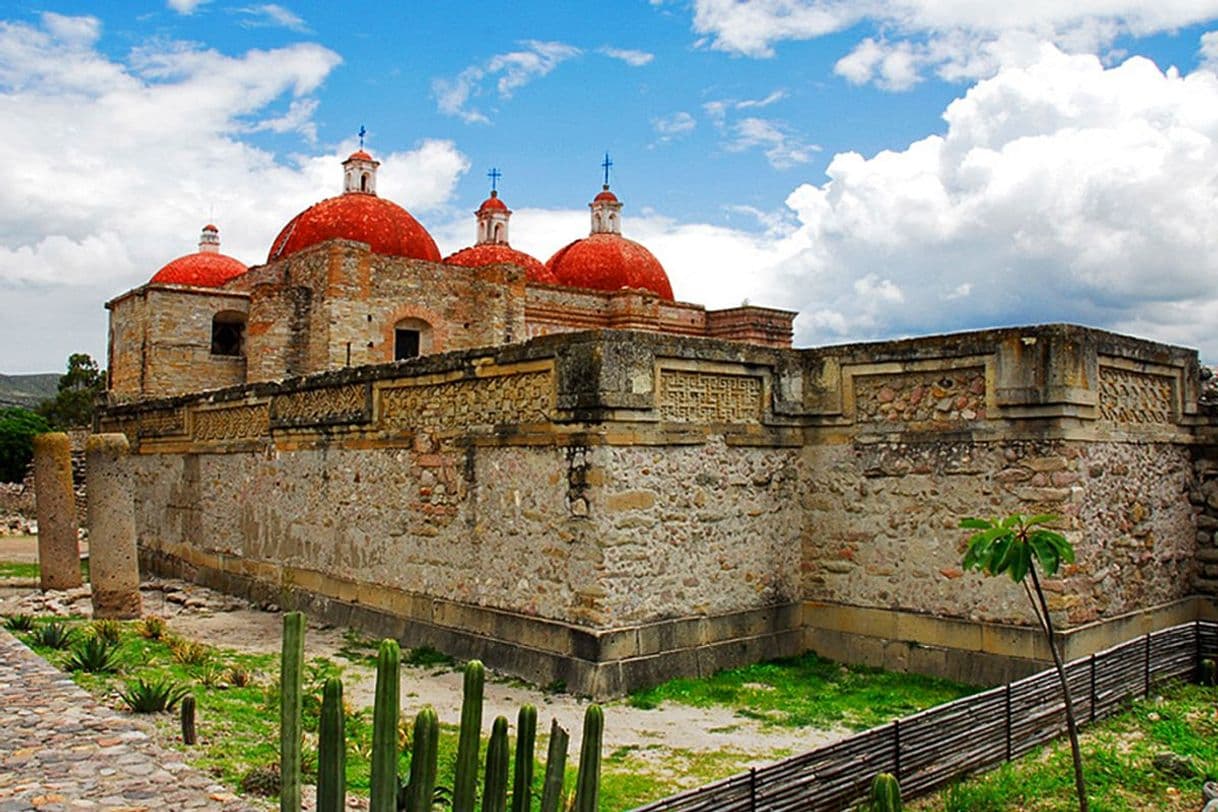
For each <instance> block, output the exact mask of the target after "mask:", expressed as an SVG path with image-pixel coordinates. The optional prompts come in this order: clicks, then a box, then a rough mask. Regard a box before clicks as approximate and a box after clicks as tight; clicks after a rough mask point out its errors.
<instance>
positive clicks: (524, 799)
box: [512, 705, 537, 812]
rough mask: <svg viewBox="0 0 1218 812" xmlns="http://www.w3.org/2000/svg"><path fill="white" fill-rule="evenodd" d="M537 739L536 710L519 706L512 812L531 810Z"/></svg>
mask: <svg viewBox="0 0 1218 812" xmlns="http://www.w3.org/2000/svg"><path fill="white" fill-rule="evenodd" d="M536 738H537V708H535V707H533V706H532V705H521V706H520V713H519V714H518V715H517V716H516V764H515V769H514V770H513V774H512V812H530V810H532V808H533V803H532V802H533V744H534V742H535V740H536Z"/></svg>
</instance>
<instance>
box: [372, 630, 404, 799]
mask: <svg viewBox="0 0 1218 812" xmlns="http://www.w3.org/2000/svg"><path fill="white" fill-rule="evenodd" d="M401 656H402V652H401V650H400V649H399V648H398V644H397V641H396V640H382V641H381V648H380V652H379V653H378V655H377V658H376V702H375V704H374V705H373V707H372V781H371V792H370V795H371V797H370V799H369V803H368V808H369V810H371V812H397V807H398V716H399V715H400V714H401V701H400V699H401V698H400V686H399V684H398V679H399V677H398V671H399V668H398V667H399V665H400V663H401Z"/></svg>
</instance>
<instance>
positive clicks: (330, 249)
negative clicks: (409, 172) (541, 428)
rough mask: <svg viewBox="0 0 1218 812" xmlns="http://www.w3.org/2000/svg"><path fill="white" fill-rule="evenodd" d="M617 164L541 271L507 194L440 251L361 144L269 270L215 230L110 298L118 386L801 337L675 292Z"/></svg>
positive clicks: (215, 382)
mask: <svg viewBox="0 0 1218 812" xmlns="http://www.w3.org/2000/svg"><path fill="white" fill-rule="evenodd" d="M605 160H606V167H605V173H606V174H605V181H606V182H605V184H604V187H603V188H602V189H601V191H600V192H599V193H598V194H597V195H596V196H595V197H594V198H593V199H592V202H591V203H589V204H588V205H589V209H590V210H591V219H592V224H591V230H590V232H589V234H588V236H587V237H584V238H582V239H577V240H574V241H573V242H571V243H570V244H568V245H566V246H565V247H563V248H561V249H559V250H558V251H557V252H556V253H555V254H554V256H553V257H551V258H550V259H549V260H548V261H547V262H546V263H545V264H544V265H543V264H542V263H541V262H540V261H539V260H538V259H536V258H534V257H531V256H529V255H528V254H526V253H524V252H522V251H518V250H516V249H514V248H512V247H511V244H510V243H509V241H508V225H509V221H510V219H511V216H512V212H511V210H510V209H508V207H507V205H506V204H504V202H503V200H502V199H500V198H499V195H498V192H497V190H495V189H492V190H491V193H490V197H488V198H487V199H486V200H485V201H483V203H482V205H481V206H479V208H478V211H477V212H476V213H475V216H476V218H477V222H476V230H477V239H476V241H475V243H474V244H473V245H472V246H469V247H468V248H464V249H462V250H460V251H457V252H456V253H454V254H452V255H451V256H448V257H445V258H443V259H441V257H440V252H439V250H438V249H437V248H436V244H435V242H434V241H433V240H432V238H431V235H430V234H428V233H427V229H425V228H424V227H423V226H422V225H421V224H420V223H419V222H418V221H417V220H416V219H415V218H414V217H413V216H411V214H410V212H408V211H406V210H405V209H404V208H402V207H401V206H399V205H397V204H395V203H393V202H392V201H390V200H386V199H385V198H382V197H379V196H378V195H377V193H376V173H377V167H378V166H379V165H380V164H379V162H378V161H376V160H375V159H373V157H372V156H371V155H370V154H368V153H367V152H366V151H364V149H363V148H362V147H361V148H360V149H359V150H358V151H356V152H354V153H352V154H351V155H350V157H348V158H347V159H346V160H345V161H343V163H342V168H343V191H342V194H340V195H338V196H336V197H331V198H328V199H326V200H323V201H321V202H319V203H316V204H314V205H312V206H310V207H309V208H307V209H305V210H304V211H302V212H301V213H300V214H298V215H296V216H295V217H293V218H292V219H291V220H289V221H288V223H287V224H286V225H285V226H284V227H283V229H282V230H281V231H280V232H279V235H278V236H277V237H276V238H275V240H274V242H273V243H272V244H271V246H270V250H269V251H268V252H267V258H266V263H265V264H263V265H258V266H255V267H253V268H246V267H245V266H244V265H243V264H242V263H241V262H240V261H238V260H236V259H234V258H232V257H229V256H226V255H224V254H223V253H221V252H220V237H219V231H218V229H217V228H216V227H215V226H214V225H211V224H208V225H206V226H204V228H203V234H202V238H201V239H200V241H199V250H198V252H197V253H194V254H188V255H186V256H183V257H179V258H178V259H175V260H173V261H172V262H170V263H169V264H167V265H165V266H164V267H163V268H161V269H160V270H158V271H157V272H156V273H155V274H153V276H152V278H151V279H149V281H148V283H147V284H145V285H142V286H140V287H137V288H135V289H133V290H130V291H128V292H126V293H124V294H122V295H121V296H119V297H117V298H115V299H114V300H112V301H111V302H109V303H107V305H106V307H107V308H108V309H109V310H110V336H109V344H108V355H109V370H110V393H111V395H112V396H113V397H114V398H116V399H134V398H141V397H153V396H163V395H172V394H182V393H185V392H197V391H201V390H205V389H216V388H221V387H226V386H234V385H237V384H242V383H252V382H256V381H270V380H278V379H280V378H285V377H291V376H297V375H308V374H311V373H315V372H323V371H326V370H331V369H339V368H346V367H353V366H362V365H365V364H376V363H383V362H388V361H402V360H407V359H410V358H415V357H418V356H421V355H430V354H434V353H439V352H445V351H448V350H461V349H470V348H473V347H493V346H499V345H504V344H511V343H513V342H519V341H523V340H525V339H527V338H535V337H537V336H542V335H550V334H553V333H561V332H570V331H575V330H588V329H598V328H608V329H626V330H647V331H651V332H659V333H669V334H673V335H686V336H703V337H710V338H723V339H728V340H735V341H746V342H750V343H755V344H761V345H764V346H773V347H789V346H790V345H791V335H792V332H791V323H792V321H793V319H794V318H795V315H796V314H795V313H791V312H788V311H784V310H775V309H770V308H763V307H751V306H743V307H737V308H731V309H727V310H710V311H708V310H706V308H704V307H700V306H698V305H695V304H688V303H686V302H680V301H677V300H675V299H674V298H673V291H672V287H671V285H670V284H669V281H668V276H667V274H665V272H664V268H663V267H662V266H661V264H660V263H659V261H658V260H657V259H656V258H655V257H654V256H653V255H652V254H651V252H650V251H648V250H647V249H646V248H645V247H643V246H642V245H640V244H638V243H637V242H634V241H633V240H629V239H627V238H625V237H623V236H622V227H621V226H622V224H621V211H622V203H621V202H620V201H619V200H618V198H617V196H616V195H615V194H614V193H613V192H612V191H610V190H609V184H608V179H609V178H608V164H609V160H608V156H606V159H605ZM492 175H494V176H497V175H498V172H493V173H492ZM495 180H497V177H492V181H495Z"/></svg>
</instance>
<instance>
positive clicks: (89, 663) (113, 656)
mask: <svg viewBox="0 0 1218 812" xmlns="http://www.w3.org/2000/svg"><path fill="white" fill-rule="evenodd" d="M66 665H67V669H68V670H69V671H87V672H89V673H90V674H98V673H102V672H108V671H115V670H117V669H118V647H117V646H115V645H114V644H113V643H111V642H109V641H107V640H104V639H102V638H100V637H97V636H95V635H89V636H88V637H86V638H85V639H84V640H83V641H82V642H81V643H80V644H79V645H78V646H76V648H74V649H72V655H71V656H70V657H68V662H67V664H66Z"/></svg>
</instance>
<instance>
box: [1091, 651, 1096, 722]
mask: <svg viewBox="0 0 1218 812" xmlns="http://www.w3.org/2000/svg"><path fill="white" fill-rule="evenodd" d="M1091 721H1092V722H1094V721H1095V655H1094V654H1092V655H1091Z"/></svg>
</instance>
